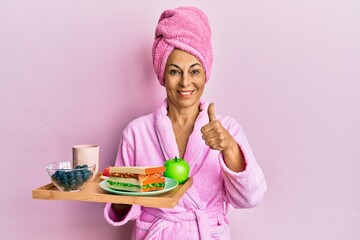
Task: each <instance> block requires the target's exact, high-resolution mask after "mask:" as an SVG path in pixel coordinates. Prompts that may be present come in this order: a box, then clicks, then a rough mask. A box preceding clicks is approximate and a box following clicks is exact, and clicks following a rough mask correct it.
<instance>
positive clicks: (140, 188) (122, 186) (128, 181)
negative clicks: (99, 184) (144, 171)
mask: <svg viewBox="0 0 360 240" xmlns="http://www.w3.org/2000/svg"><path fill="white" fill-rule="evenodd" d="M106 185H107V186H108V187H109V188H112V189H116V190H125V191H130V192H149V191H154V190H162V189H164V187H165V178H163V177H161V178H154V179H146V180H144V181H141V180H137V179H135V178H119V177H109V178H108V179H107V181H106Z"/></svg>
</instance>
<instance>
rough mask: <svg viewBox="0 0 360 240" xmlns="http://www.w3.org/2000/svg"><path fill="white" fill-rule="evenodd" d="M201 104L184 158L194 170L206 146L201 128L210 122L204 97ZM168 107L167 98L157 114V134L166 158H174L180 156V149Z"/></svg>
mask: <svg viewBox="0 0 360 240" xmlns="http://www.w3.org/2000/svg"><path fill="white" fill-rule="evenodd" d="M199 106H200V113H199V115H198V117H197V119H196V121H195V124H194V130H193V132H192V133H191V134H190V136H189V139H188V142H187V146H186V150H185V156H184V159H185V160H186V161H187V162H188V163H189V165H190V169H191V170H193V166H194V165H195V164H196V163H197V161H198V160H199V158H200V155H201V153H202V151H203V150H204V148H205V146H206V145H205V141H203V139H202V133H201V131H200V129H201V128H202V127H203V126H204V125H205V124H207V123H209V118H208V115H207V107H208V104H207V102H206V101H205V100H203V99H200V102H199ZM167 108H168V102H167V99H165V100H164V101H163V103H162V104H161V106H160V108H159V109H158V110H157V111H156V114H155V128H156V134H157V137H158V139H159V142H160V147H161V151H162V153H163V156H164V160H167V159H171V158H174V157H175V156H177V157H179V149H178V146H177V143H176V138H175V134H174V130H173V127H172V124H171V120H170V118H169V117H168V116H167V113H168V111H167ZM193 174H194V173H193ZM193 174H191V175H193Z"/></svg>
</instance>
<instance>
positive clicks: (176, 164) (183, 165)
mask: <svg viewBox="0 0 360 240" xmlns="http://www.w3.org/2000/svg"><path fill="white" fill-rule="evenodd" d="M164 166H165V167H166V171H165V172H164V177H168V178H172V179H175V180H176V181H177V182H178V183H179V184H182V183H184V182H186V180H187V179H188V177H189V171H190V167H189V164H188V163H187V161H185V160H184V159H182V158H178V157H175V158H173V159H169V160H166V162H165V164H164Z"/></svg>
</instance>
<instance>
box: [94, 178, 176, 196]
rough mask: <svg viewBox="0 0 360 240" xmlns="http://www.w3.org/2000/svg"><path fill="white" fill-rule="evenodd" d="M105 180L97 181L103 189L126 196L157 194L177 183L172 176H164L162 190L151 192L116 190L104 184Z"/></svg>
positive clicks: (168, 189) (170, 188) (173, 186)
mask: <svg viewBox="0 0 360 240" xmlns="http://www.w3.org/2000/svg"><path fill="white" fill-rule="evenodd" d="M106 181H107V180H104V181H101V182H100V183H99V186H100V187H101V188H102V189H104V190H105V191H107V192H110V193H114V194H119V195H128V196H151V195H158V194H161V193H165V192H168V191H170V190H173V189H174V188H176V187H177V185H178V182H177V181H176V180H175V179H172V178H167V177H166V178H165V187H164V189H162V190H157V191H151V192H129V191H121V190H116V189H112V188H109V187H108V186H107V185H106Z"/></svg>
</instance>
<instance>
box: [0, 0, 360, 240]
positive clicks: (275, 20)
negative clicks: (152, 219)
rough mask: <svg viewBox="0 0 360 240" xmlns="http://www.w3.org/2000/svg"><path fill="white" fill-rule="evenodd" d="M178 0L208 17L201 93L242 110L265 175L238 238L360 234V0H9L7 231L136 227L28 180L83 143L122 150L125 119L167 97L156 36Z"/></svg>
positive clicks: (3, 130)
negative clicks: (260, 196) (47, 193)
mask: <svg viewBox="0 0 360 240" xmlns="http://www.w3.org/2000/svg"><path fill="white" fill-rule="evenodd" d="M125 2H126V3H125ZM220 2H221V3H220ZM180 4H181V5H190V4H191V5H195V6H198V7H200V8H202V9H203V10H204V11H205V12H206V13H207V14H208V16H209V18H210V21H211V24H212V29H213V36H214V39H213V42H214V44H213V45H214V56H215V60H214V65H213V73H212V78H211V81H210V82H209V84H208V85H207V89H206V93H205V98H206V99H207V100H208V101H214V102H215V106H216V109H215V111H216V112H217V113H221V114H226V115H230V116H232V117H234V118H236V119H237V120H238V121H240V122H241V123H242V125H243V127H244V129H245V131H246V133H247V136H248V138H249V141H250V143H251V145H252V148H253V150H254V152H255V154H256V156H257V159H258V162H259V163H260V165H261V166H262V168H263V170H264V172H265V175H266V178H267V182H268V186H269V190H268V193H267V195H266V197H265V199H264V201H263V203H262V204H261V205H260V206H259V207H257V208H254V209H249V210H234V209H231V210H230V212H229V218H230V224H231V229H232V239H247V240H257V239H277V240H287V239H292V240H300V239H301V240H303V239H306V240H307V239H327V240H329V239H330V240H331V239H333V240H335V239H347V240H355V239H356V240H357V239H360V228H359V223H360V186H359V185H360V174H359V170H360V161H359V159H360V158H359V156H360V138H359V136H360V127H359V125H360V104H359V103H360V94H359V92H360V67H359V66H360V44H359V43H360V2H359V1H358V0H353V1H350V0H348V1H346V0H337V1H336V0H330V1H329V0H318V1H313V0H311V1H310V0H305V1H289V0H279V1H265V0H260V1H226V2H224V1H212V2H210V1H148V0H142V1H118V0H112V1H110V0H109V1H88V0H82V1H77V0H71V1H68V0H63V1H36V0H32V1H21V0H7V1H5V0H0V80H1V82H0V84H1V85H0V110H1V117H0V141H1V142H0V143H1V144H0V154H1V158H0V159H1V165H2V174H1V175H0V187H1V198H0V239H38V240H41V239H52V240H57V239H88V240H92V239H114V240H115V239H129V238H130V231H131V227H132V223H129V224H127V225H126V226H125V227H123V228H114V227H111V226H110V225H108V224H107V223H106V222H105V220H104V219H103V213H102V209H103V204H98V203H87V202H75V201H45V200H33V199H32V190H33V189H35V188H37V187H40V186H42V185H44V184H46V183H48V182H49V178H48V176H47V173H46V171H45V168H44V167H45V165H46V164H48V163H50V162H53V161H64V160H71V147H72V146H73V145H76V144H84V143H97V144H99V145H100V148H101V153H100V157H101V165H100V167H101V168H104V167H105V166H107V165H110V164H112V163H113V162H114V160H115V155H116V151H117V145H118V141H119V137H120V133H121V131H122V129H123V128H124V127H125V125H126V124H127V123H128V122H129V121H130V120H131V119H133V118H135V117H138V116H140V115H143V114H147V113H149V112H151V111H153V110H154V109H155V108H156V107H157V106H158V105H159V104H160V102H161V101H162V99H163V98H164V96H165V94H164V91H163V88H162V87H160V85H158V83H157V80H156V78H155V75H154V73H153V70H152V65H151V46H152V40H153V35H154V29H155V25H156V22H157V19H158V17H159V16H160V13H161V12H162V10H164V9H166V8H173V7H176V6H179V5H180Z"/></svg>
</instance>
